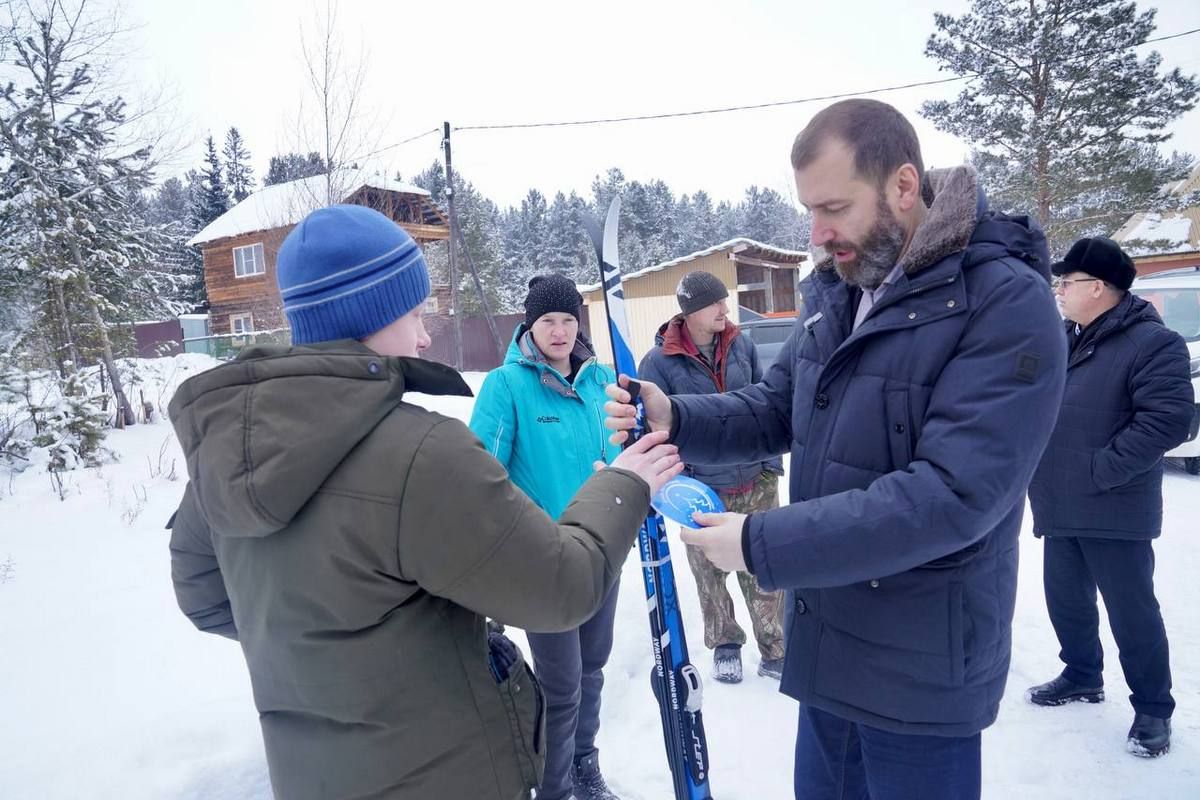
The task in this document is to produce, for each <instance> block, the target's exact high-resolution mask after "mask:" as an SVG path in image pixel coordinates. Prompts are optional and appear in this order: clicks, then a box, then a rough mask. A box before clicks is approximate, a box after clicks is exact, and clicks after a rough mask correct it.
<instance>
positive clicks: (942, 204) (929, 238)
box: [813, 165, 1050, 281]
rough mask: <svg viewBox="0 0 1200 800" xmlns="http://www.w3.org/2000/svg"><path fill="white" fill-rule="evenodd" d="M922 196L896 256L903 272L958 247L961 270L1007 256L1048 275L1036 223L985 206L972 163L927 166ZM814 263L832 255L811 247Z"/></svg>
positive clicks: (827, 265) (824, 263)
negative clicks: (920, 211) (921, 207)
mask: <svg viewBox="0 0 1200 800" xmlns="http://www.w3.org/2000/svg"><path fill="white" fill-rule="evenodd" d="M921 198H922V200H923V201H924V203H925V206H926V207H927V208H928V213H927V214H926V215H925V219H924V220H923V221H922V222H921V225H920V226H919V227H918V228H917V230H916V232H915V233H914V234H913V238H912V241H911V242H910V243H909V245H908V249H906V250H905V251H904V255H903V256H901V258H900V264H901V265H902V266H903V268H904V272H905V273H906V274H908V275H914V274H916V273H918V272H920V271H921V270H923V269H926V268H927V267H931V266H933V265H934V264H937V263H938V262H939V261H942V260H943V259H945V258H947V257H949V256H951V255H954V254H955V253H958V252H963V262H962V266H963V268H964V269H967V268H969V267H972V266H975V265H976V264H982V263H984V262H987V261H991V260H994V259H997V258H1003V257H1006V256H1011V257H1014V258H1018V259H1020V260H1021V261H1024V262H1025V263H1026V264H1028V265H1029V266H1030V267H1032V268H1033V269H1034V270H1036V271H1037V272H1038V273H1039V274H1040V275H1042V276H1043V277H1044V278H1045V279H1046V280H1047V281H1049V280H1050V253H1049V250H1048V249H1047V247H1046V236H1045V234H1044V233H1043V232H1042V229H1041V227H1040V226H1039V225H1038V224H1037V222H1036V221H1035V220H1033V219H1032V218H1030V217H1028V216H1012V215H1008V214H1001V213H998V212H995V211H992V210H990V209H989V208H988V203H987V198H986V196H985V195H984V192H983V189H982V188H981V187H980V186H979V177H978V174H977V173H976V172H975V169H974V167H970V166H966V165H963V166H958V167H950V168H947V169H932V170H929V171H928V172H927V173H926V174H925V177H924V179H923V180H922V183H921ZM813 262H814V263H815V264H816V268H817V269H818V270H832V269H834V261H833V254H832V253H829V252H828V251H826V250H825V249H824V248H813Z"/></svg>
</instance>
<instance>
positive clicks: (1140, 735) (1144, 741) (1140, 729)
mask: <svg viewBox="0 0 1200 800" xmlns="http://www.w3.org/2000/svg"><path fill="white" fill-rule="evenodd" d="M1125 749H1126V750H1128V751H1129V752H1130V753H1133V754H1134V755H1135V756H1139V757H1141V758H1158V757H1159V756H1161V755H1163V754H1165V753H1166V752H1167V751H1168V750H1170V749H1171V720H1170V718H1169V717H1168V718H1167V719H1163V718H1162V717H1152V716H1150V715H1149V714H1134V715H1133V727H1131V728H1130V729H1129V739H1128V740H1127V741H1126V742H1125Z"/></svg>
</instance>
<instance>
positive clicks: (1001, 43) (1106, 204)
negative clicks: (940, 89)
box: [922, 0, 1200, 256]
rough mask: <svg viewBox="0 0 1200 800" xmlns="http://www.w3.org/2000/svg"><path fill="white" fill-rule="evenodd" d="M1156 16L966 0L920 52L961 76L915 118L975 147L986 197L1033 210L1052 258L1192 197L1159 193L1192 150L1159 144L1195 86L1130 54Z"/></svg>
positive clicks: (1053, 2) (1103, 1)
mask: <svg viewBox="0 0 1200 800" xmlns="http://www.w3.org/2000/svg"><path fill="white" fill-rule="evenodd" d="M1155 17H1156V11H1155V10H1154V9H1153V8H1150V9H1145V10H1139V9H1138V6H1137V4H1136V3H1133V2H1127V0H1032V2H1025V0H1021V1H1020V2H1018V0H972V3H971V8H970V10H969V11H968V12H967V13H965V14H963V15H961V16H953V15H950V14H941V13H939V14H935V15H934V18H935V24H936V30H935V32H934V33H933V34H932V35H931V36H930V37H929V41H928V44H927V46H926V48H925V52H926V55H928V56H929V57H930V58H932V59H934V60H935V61H936V62H937V63H938V65H939V67H940V68H941V69H942V70H944V71H947V72H951V73H954V74H956V75H961V76H963V77H964V78H967V80H968V82H967V86H966V88H964V89H963V90H962V92H961V93H960V94H959V95H958V97H957V98H955V99H954V100H938V101H931V102H927V103H925V104H924V106H923V109H922V112H923V114H924V115H925V116H926V117H927V118H929V119H930V120H931V121H932V122H933V123H934V124H935V125H937V126H938V127H939V128H941V129H942V130H944V131H948V132H949V133H952V134H955V135H957V136H959V137H961V138H962V139H964V140H965V141H967V142H969V143H971V144H972V145H973V147H974V150H973V152H972V160H973V161H974V162H975V164H976V166H977V167H978V168H979V170H980V172H981V173H982V176H983V184H984V186H986V187H987V188H988V192H989V196H990V197H991V199H992V201H993V203H994V204H995V205H997V206H998V207H1000V208H1002V209H1004V210H1009V211H1011V210H1017V211H1020V212H1023V213H1030V214H1033V215H1035V216H1036V217H1037V218H1038V220H1039V221H1040V222H1041V223H1042V226H1043V227H1044V228H1045V230H1046V234H1047V238H1048V239H1049V241H1050V247H1051V252H1052V255H1055V256H1060V255H1062V254H1063V253H1065V252H1066V250H1067V248H1069V247H1070V245H1071V243H1072V242H1074V241H1075V240H1076V239H1078V238H1079V237H1081V236H1106V235H1111V234H1112V232H1113V231H1115V230H1116V229H1117V228H1119V227H1120V226H1121V223H1122V222H1123V221H1124V220H1126V219H1128V217H1129V215H1130V214H1131V213H1132V212H1133V211H1150V212H1155V211H1174V210H1177V209H1178V208H1180V207H1181V206H1187V205H1192V204H1194V200H1195V198H1181V197H1178V196H1176V195H1172V194H1171V193H1170V192H1169V191H1166V190H1164V187H1165V186H1167V185H1169V184H1170V183H1171V182H1173V181H1177V180H1179V179H1181V178H1183V177H1184V176H1185V175H1187V172H1188V170H1189V169H1190V167H1191V165H1192V159H1191V156H1189V155H1186V154H1181V153H1171V154H1170V155H1167V154H1164V153H1163V152H1162V151H1161V150H1160V146H1161V145H1162V144H1164V143H1165V142H1166V141H1168V139H1169V138H1170V135H1169V134H1168V133H1167V130H1166V129H1167V126H1168V124H1169V123H1171V122H1172V121H1174V120H1175V119H1177V118H1178V117H1179V116H1180V115H1181V114H1183V113H1185V112H1187V111H1190V110H1191V109H1192V108H1194V107H1195V105H1196V99H1197V94H1198V93H1200V84H1198V83H1197V81H1196V78H1195V77H1194V76H1187V75H1185V74H1183V73H1182V72H1181V71H1180V70H1179V68H1175V69H1171V70H1166V71H1161V70H1162V65H1163V59H1162V56H1161V55H1159V54H1158V53H1157V52H1154V51H1151V52H1149V53H1146V54H1145V55H1140V54H1139V51H1138V50H1137V49H1135V48H1136V47H1137V46H1139V45H1142V44H1145V43H1146V42H1147V41H1148V40H1149V39H1151V36H1152V34H1154V32H1155V27H1156V24H1155Z"/></svg>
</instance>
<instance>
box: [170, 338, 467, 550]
mask: <svg viewBox="0 0 1200 800" xmlns="http://www.w3.org/2000/svg"><path fill="white" fill-rule="evenodd" d="M406 392H423V393H426V394H442V395H461V396H467V397H469V396H471V390H470V388H469V387H468V386H467V384H466V383H465V382H464V381H463V379H462V376H460V375H459V374H458V373H457V372H455V371H454V370H453V369H451V368H450V367H447V366H444V365H442V364H438V363H436V362H432V361H425V360H423V359H420V358H389V357H386V356H381V355H378V354H376V353H375V352H373V351H371V350H370V349H368V348H367V347H366V346H364V345H363V344H361V343H359V342H356V341H353V340H347V341H340V342H327V343H321V344H314V345H307V346H303V347H281V346H263V347H254V348H250V349H248V350H245V351H243V353H242V354H241V355H240V356H239V357H238V359H237V360H236V361H234V362H232V363H230V364H225V365H222V366H219V367H216V368H215V369H212V370H209V371H208V372H204V373H201V374H200V375H197V376H195V377H193V378H190V379H188V380H187V381H185V382H184V383H183V384H182V385H181V386H180V387H179V390H178V391H177V392H176V393H175V396H174V398H172V400H171V403H170V407H169V413H170V417H171V422H172V424H173V425H174V427H175V432H176V435H177V436H178V437H179V442H180V444H181V445H182V447H183V452H184V455H185V457H186V459H187V465H188V475H189V477H190V479H191V482H192V488H193V490H194V491H195V492H196V496H197V499H198V500H199V505H200V508H201V509H202V511H203V513H204V515H205V517H206V519H207V521H208V523H209V525H210V527H211V528H212V529H213V531H214V532H215V533H218V534H220V535H225V536H237V537H259V536H267V535H270V534H271V533H274V532H275V531H277V530H279V529H281V528H283V527H284V526H286V525H287V524H288V523H289V522H291V521H292V519H293V518H294V517H295V516H296V514H297V513H299V511H300V510H301V509H302V508H303V507H304V506H305V504H307V503H308V501H309V500H310V499H311V498H312V496H313V495H314V494H315V493H316V492H317V490H318V489H319V488H320V487H321V485H322V484H323V483H324V482H325V481H326V479H327V478H328V477H329V476H330V475H331V474H332V473H333V471H334V470H335V469H337V467H338V465H339V464H341V462H342V460H343V459H344V458H345V457H346V456H347V455H348V454H349V453H350V451H352V450H353V449H354V448H355V447H357V446H358V444H359V443H360V442H362V440H363V439H364V438H366V437H367V436H368V435H369V434H370V433H371V432H372V431H373V430H374V429H375V427H376V426H377V425H378V424H379V423H380V422H381V421H382V420H383V419H384V418H385V417H386V416H387V415H388V414H389V413H391V412H392V411H393V410H394V409H395V408H396V407H397V406H398V405H399V404H400V403H401V402H402V400H403V397H404V394H405V393H406Z"/></svg>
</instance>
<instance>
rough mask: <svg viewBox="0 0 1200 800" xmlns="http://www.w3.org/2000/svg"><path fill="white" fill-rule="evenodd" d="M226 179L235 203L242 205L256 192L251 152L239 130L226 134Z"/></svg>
mask: <svg viewBox="0 0 1200 800" xmlns="http://www.w3.org/2000/svg"><path fill="white" fill-rule="evenodd" d="M222 153H223V155H224V156H225V177H226V179H227V181H228V184H229V191H230V192H232V193H233V202H234V203H240V202H242V201H243V200H245V199H246V198H247V197H249V196H250V193H251V192H252V191H254V170H253V169H251V167H250V151H249V150H247V149H246V142H245V140H244V139H242V134H241V133H239V132H238V129H237V128H230V129H229V132H228V133H226V134H225V149H224V150H223V151H222Z"/></svg>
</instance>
